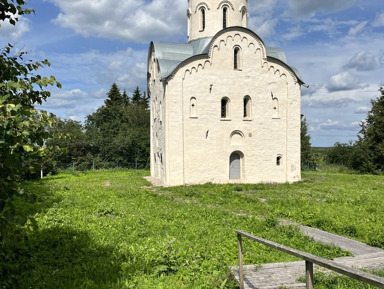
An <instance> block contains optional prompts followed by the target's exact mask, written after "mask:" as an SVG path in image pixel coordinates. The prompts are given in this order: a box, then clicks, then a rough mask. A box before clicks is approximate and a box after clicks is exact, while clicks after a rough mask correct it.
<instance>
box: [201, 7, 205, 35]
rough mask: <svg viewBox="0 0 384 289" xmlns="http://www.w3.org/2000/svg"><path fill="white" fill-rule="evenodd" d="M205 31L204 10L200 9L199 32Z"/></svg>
mask: <svg viewBox="0 0 384 289" xmlns="http://www.w3.org/2000/svg"><path fill="white" fill-rule="evenodd" d="M204 30H205V8H201V9H200V31H204Z"/></svg>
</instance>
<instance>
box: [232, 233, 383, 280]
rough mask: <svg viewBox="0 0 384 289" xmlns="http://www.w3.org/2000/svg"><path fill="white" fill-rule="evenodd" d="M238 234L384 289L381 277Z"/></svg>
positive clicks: (246, 234)
mask: <svg viewBox="0 0 384 289" xmlns="http://www.w3.org/2000/svg"><path fill="white" fill-rule="evenodd" d="M236 233H237V234H238V235H241V236H244V237H246V238H249V239H251V240H253V241H256V242H259V243H261V244H264V245H265V246H268V247H271V248H274V249H276V250H279V251H282V252H285V253H287V254H290V255H293V256H295V257H298V258H301V259H303V260H305V261H308V262H311V263H314V264H317V265H319V266H322V267H324V268H327V269H329V270H332V271H335V272H337V273H340V274H343V275H346V276H348V277H351V278H353V279H356V280H359V281H362V282H365V283H367V284H370V285H374V286H377V287H379V288H384V278H381V277H378V276H375V275H372V274H369V273H366V272H363V271H360V270H358V269H354V268H351V267H347V266H345V265H342V264H338V263H336V262H334V261H330V260H327V259H324V258H321V257H318V256H315V255H312V254H309V253H306V252H302V251H299V250H296V249H293V248H290V247H287V246H284V245H281V244H278V243H275V242H272V241H269V240H266V239H263V238H260V237H257V236H254V235H251V234H248V233H246V232H243V231H238V230H236Z"/></svg>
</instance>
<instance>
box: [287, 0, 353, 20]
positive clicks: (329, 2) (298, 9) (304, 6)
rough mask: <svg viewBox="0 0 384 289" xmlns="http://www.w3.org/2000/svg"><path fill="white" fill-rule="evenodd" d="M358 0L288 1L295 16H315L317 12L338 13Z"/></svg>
mask: <svg viewBox="0 0 384 289" xmlns="http://www.w3.org/2000/svg"><path fill="white" fill-rule="evenodd" d="M355 1H356V0H321V1H305V0H304V1H303V0H288V2H289V6H290V7H291V9H292V11H291V13H292V14H293V16H299V17H300V16H313V15H314V14H315V13H316V12H317V11H319V10H321V11H324V12H336V11H340V10H344V9H347V8H349V7H351V6H352V5H353V4H354V3H355Z"/></svg>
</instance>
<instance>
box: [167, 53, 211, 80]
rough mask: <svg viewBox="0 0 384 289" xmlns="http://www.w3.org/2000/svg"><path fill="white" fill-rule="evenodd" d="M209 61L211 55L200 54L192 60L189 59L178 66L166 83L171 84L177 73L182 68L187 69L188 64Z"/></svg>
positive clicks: (191, 58)
mask: <svg viewBox="0 0 384 289" xmlns="http://www.w3.org/2000/svg"><path fill="white" fill-rule="evenodd" d="M208 59H209V55H208V54H198V55H194V56H191V57H190V58H187V59H186V60H184V61H183V62H181V63H180V64H179V65H178V66H176V68H175V69H174V70H173V71H172V73H171V74H170V75H169V76H168V77H167V78H166V79H165V81H166V82H169V81H170V80H172V79H173V78H174V77H175V75H176V73H177V72H178V71H179V70H180V69H181V68H182V67H185V66H187V65H188V64H190V63H192V62H194V61H196V60H208Z"/></svg>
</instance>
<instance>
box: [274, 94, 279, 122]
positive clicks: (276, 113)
mask: <svg viewBox="0 0 384 289" xmlns="http://www.w3.org/2000/svg"><path fill="white" fill-rule="evenodd" d="M279 117H280V115H279V100H278V99H277V98H276V97H274V98H273V117H272V118H279Z"/></svg>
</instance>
